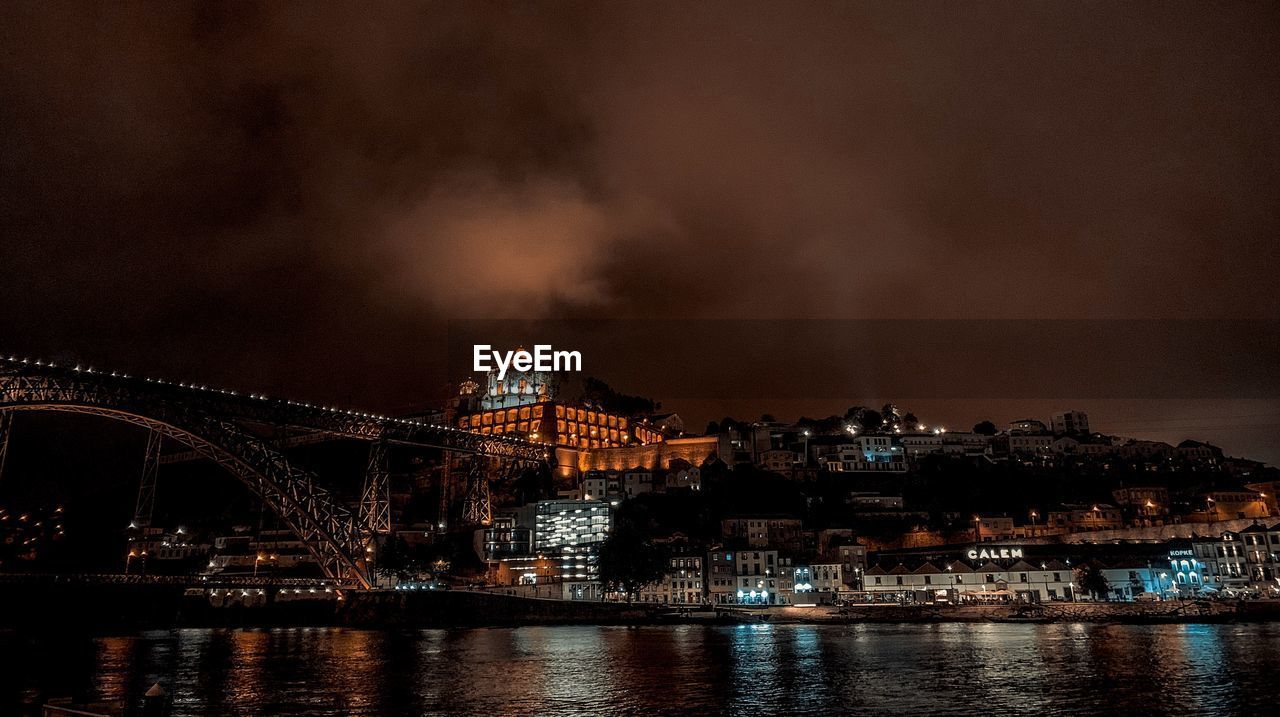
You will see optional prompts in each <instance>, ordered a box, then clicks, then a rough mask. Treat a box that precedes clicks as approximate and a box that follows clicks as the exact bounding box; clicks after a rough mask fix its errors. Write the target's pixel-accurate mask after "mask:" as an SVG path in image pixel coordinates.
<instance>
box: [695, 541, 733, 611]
mask: <svg viewBox="0 0 1280 717" xmlns="http://www.w3.org/2000/svg"><path fill="white" fill-rule="evenodd" d="M735 552H736V551H733V550H713V551H711V552H709V553H707V559H706V561H705V562H704V563H703V565H704V566H705V575H706V580H705V583H706V589H707V602H710V603H712V604H715V605H724V604H731V603H734V602H737V597H736V595H737V592H738V574H737V562H736V560H735V559H734V554H735Z"/></svg>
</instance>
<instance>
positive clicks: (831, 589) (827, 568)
mask: <svg viewBox="0 0 1280 717" xmlns="http://www.w3.org/2000/svg"><path fill="white" fill-rule="evenodd" d="M808 583H809V584H810V585H812V586H813V592H816V593H821V594H830V595H833V596H834V595H835V594H837V593H839V592H840V591H841V590H844V589H845V584H844V566H843V565H841V564H840V563H811V564H810V565H809V580H808Z"/></svg>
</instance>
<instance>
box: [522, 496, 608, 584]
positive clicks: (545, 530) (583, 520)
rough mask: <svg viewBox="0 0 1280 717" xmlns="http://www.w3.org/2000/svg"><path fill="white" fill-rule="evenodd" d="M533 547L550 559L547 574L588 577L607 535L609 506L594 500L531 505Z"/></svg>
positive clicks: (552, 575) (595, 567)
mask: <svg viewBox="0 0 1280 717" xmlns="http://www.w3.org/2000/svg"><path fill="white" fill-rule="evenodd" d="M534 515H535V518H534V520H535V525H534V529H533V550H534V552H535V553H536V554H537V555H538V556H540V557H543V558H545V559H546V560H549V561H550V562H551V566H550V573H549V575H548V576H547V577H550V578H552V579H559V580H568V579H579V580H580V579H592V578H594V577H595V576H596V574H597V566H596V556H597V555H598V551H599V548H600V544H601V543H603V542H604V541H605V538H607V537H608V535H609V527H610V525H611V523H612V520H613V512H612V507H611V506H610V505H609V504H608V503H602V502H600V501H594V500H544V501H540V502H538V503H537V504H536V507H535V509H534Z"/></svg>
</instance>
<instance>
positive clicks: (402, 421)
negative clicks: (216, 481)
mask: <svg viewBox="0 0 1280 717" xmlns="http://www.w3.org/2000/svg"><path fill="white" fill-rule="evenodd" d="M7 360H8V362H9V363H12V364H22V365H26V366H39V367H48V368H52V369H57V368H63V369H64V370H65V369H66V367H65V366H62V367H59V366H58V365H57V364H55V363H54V362H53V361H44V360H42V359H30V358H18V357H16V356H9V357H8V359H7ZM70 370H72V371H74V372H76V373H86V374H93V375H97V376H109V377H111V378H120V379H125V380H137V379H136V378H135V377H134V376H131V375H129V374H127V373H121V372H119V371H112V372H110V373H108V372H106V371H103V370H99V369H95V368H93V367H92V366H87V367H86V366H81V365H79V364H77V365H76V366H73V367H71V369H70ZM141 380H143V381H146V382H147V383H152V384H156V385H161V386H171V387H172V386H176V387H178V388H181V389H186V390H189V391H202V392H205V393H215V394H219V395H223V396H235V397H240V398H248V399H250V400H254V401H268V402H270V401H274V402H276V403H283V404H285V405H286V406H294V407H299V408H306V409H310V410H314V411H325V412H327V413H334V414H339V415H345V416H351V417H352V418H367V419H369V420H373V421H386V422H389V423H396V424H399V425H402V426H414V427H417V428H429V429H433V430H438V431H449V432H452V433H467V434H472V433H474V432H473V431H466V430H463V429H461V428H455V427H453V426H444V425H439V424H435V423H424V422H422V421H416V420H413V419H411V418H395V417H393V416H384V415H381V414H377V413H365V412H362V411H353V410H350V409H345V408H335V407H333V406H317V405H315V404H312V403H307V402H305V401H291V400H289V399H281V398H272V397H270V396H267V395H265V394H261V393H249V394H244V393H241V392H239V391H233V390H230V389H225V388H212V387H210V386H207V385H203V384H194V383H186V382H182V381H178V382H175V381H167V380H165V379H162V378H146V377H144V378H142V379H141ZM487 438H489V439H492V440H498V441H500V442H505V443H512V444H530V445H537V446H542V447H543V448H549V447H550V446H551V444H550V443H546V442H544V441H532V440H528V439H523V438H512V437H510V436H487Z"/></svg>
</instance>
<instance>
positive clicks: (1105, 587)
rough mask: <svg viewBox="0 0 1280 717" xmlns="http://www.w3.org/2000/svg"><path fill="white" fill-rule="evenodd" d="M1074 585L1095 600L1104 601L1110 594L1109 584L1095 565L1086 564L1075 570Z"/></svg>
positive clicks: (1098, 566)
mask: <svg viewBox="0 0 1280 717" xmlns="http://www.w3.org/2000/svg"><path fill="white" fill-rule="evenodd" d="M1076 583H1077V584H1078V585H1080V589H1081V590H1083V591H1085V592H1086V593H1088V594H1090V595H1092V596H1093V597H1094V598H1095V599H1101V600H1105V599H1107V596H1108V595H1110V594H1111V583H1110V582H1109V581H1108V580H1107V576H1106V575H1104V574H1103V573H1102V566H1100V565H1098V564H1097V563H1086V564H1084V565H1082V566H1080V567H1078V568H1076Z"/></svg>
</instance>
